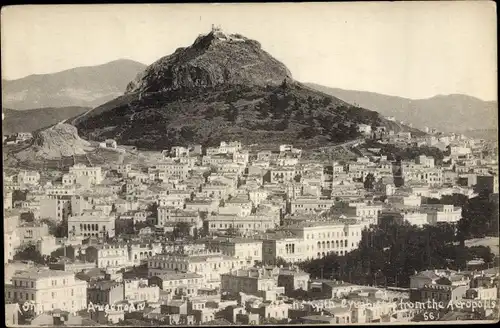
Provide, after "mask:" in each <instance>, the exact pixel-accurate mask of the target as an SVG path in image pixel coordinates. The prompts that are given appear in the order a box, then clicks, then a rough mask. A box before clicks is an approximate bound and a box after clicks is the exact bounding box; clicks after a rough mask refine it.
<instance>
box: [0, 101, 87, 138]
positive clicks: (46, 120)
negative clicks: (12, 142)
mask: <svg viewBox="0 0 500 328" xmlns="http://www.w3.org/2000/svg"><path fill="white" fill-rule="evenodd" d="M89 109H90V108H89V107H61V108H38V109H30V110H13V109H9V108H4V109H3V114H4V115H5V116H4V120H3V122H2V133H3V134H4V135H10V134H14V133H18V132H33V131H36V130H40V129H44V128H48V127H49V126H51V125H54V124H56V123H58V122H61V121H64V120H66V119H68V118H70V117H74V116H75V115H79V114H83V113H85V112H86V111H88V110H89Z"/></svg>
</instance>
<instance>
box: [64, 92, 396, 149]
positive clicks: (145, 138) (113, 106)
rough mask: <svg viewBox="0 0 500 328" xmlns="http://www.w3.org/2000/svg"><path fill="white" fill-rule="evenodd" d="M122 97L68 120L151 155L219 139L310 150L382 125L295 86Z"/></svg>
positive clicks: (92, 135)
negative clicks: (151, 151)
mask: <svg viewBox="0 0 500 328" xmlns="http://www.w3.org/2000/svg"><path fill="white" fill-rule="evenodd" d="M122 98H123V99H122ZM122 98H118V99H116V100H114V101H113V102H110V103H109V104H105V105H103V106H101V107H98V108H96V109H94V110H93V111H91V112H89V113H88V114H86V115H82V116H80V117H78V118H76V119H75V120H73V124H75V126H77V128H78V130H79V132H80V135H81V136H82V137H85V138H88V139H90V140H103V139H106V138H115V139H116V140H117V142H118V143H121V144H127V145H134V146H137V147H139V148H143V149H157V150H159V149H165V148H168V147H171V146H175V145H185V144H189V143H201V144H203V145H215V144H217V143H219V142H220V141H222V140H242V141H244V142H245V144H253V143H266V144H269V143H284V142H290V143H294V144H304V145H310V146H315V145H316V146H317V145H320V144H328V143H339V142H343V141H347V140H352V139H355V138H358V137H359V136H360V135H359V133H358V132H357V124H359V123H365V124H370V125H375V126H376V125H387V124H389V122H388V121H385V120H383V119H381V118H380V117H379V115H378V113H376V112H373V111H369V110H366V109H362V108H357V107H353V106H350V105H347V104H346V103H344V102H343V101H340V100H338V99H335V98H333V97H329V96H324V95H322V94H321V93H314V92H311V91H310V90H309V89H307V88H304V87H303V86H302V85H300V84H299V83H295V82H289V83H283V84H282V85H281V86H268V87H258V86H251V87H248V86H232V87H229V88H222V87H218V88H204V89H180V90H172V91H167V92H158V93H143V94H140V95H139V94H135V95H132V94H129V95H126V96H124V97H122ZM122 100H123V101H122Z"/></svg>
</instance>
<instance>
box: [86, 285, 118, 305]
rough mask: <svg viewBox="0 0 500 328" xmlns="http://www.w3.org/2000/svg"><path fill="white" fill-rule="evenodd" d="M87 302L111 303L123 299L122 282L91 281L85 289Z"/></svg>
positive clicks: (97, 303)
mask: <svg viewBox="0 0 500 328" xmlns="http://www.w3.org/2000/svg"><path fill="white" fill-rule="evenodd" d="M87 297H88V302H89V303H90V302H92V304H96V305H106V304H109V305H113V304H116V303H118V302H121V301H123V300H124V299H125V288H124V286H123V283H120V282H117V281H110V280H101V281H96V282H93V283H91V285H90V286H89V287H88V289H87Z"/></svg>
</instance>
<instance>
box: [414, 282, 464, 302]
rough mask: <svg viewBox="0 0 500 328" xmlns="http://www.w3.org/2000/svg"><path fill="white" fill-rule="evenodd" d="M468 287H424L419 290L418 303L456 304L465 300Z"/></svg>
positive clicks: (433, 285)
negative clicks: (451, 302)
mask: <svg viewBox="0 0 500 328" xmlns="http://www.w3.org/2000/svg"><path fill="white" fill-rule="evenodd" d="M468 289H469V287H468V286H449V285H437V284H431V285H424V286H423V287H422V288H420V289H419V292H420V299H419V300H418V301H419V302H427V301H436V302H439V301H441V302H450V301H453V302H458V301H461V300H462V299H464V298H465V296H466V293H467V290H468Z"/></svg>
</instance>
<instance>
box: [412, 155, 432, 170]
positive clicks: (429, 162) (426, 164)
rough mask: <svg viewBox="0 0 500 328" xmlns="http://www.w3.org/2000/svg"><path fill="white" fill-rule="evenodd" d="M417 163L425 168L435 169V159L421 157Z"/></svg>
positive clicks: (417, 159) (416, 160)
mask: <svg viewBox="0 0 500 328" xmlns="http://www.w3.org/2000/svg"><path fill="white" fill-rule="evenodd" d="M415 163H417V164H420V165H423V166H424V167H429V168H433V167H434V157H431V156H425V155H420V156H418V157H417V158H416V159H415Z"/></svg>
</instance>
